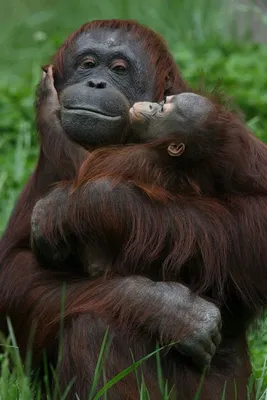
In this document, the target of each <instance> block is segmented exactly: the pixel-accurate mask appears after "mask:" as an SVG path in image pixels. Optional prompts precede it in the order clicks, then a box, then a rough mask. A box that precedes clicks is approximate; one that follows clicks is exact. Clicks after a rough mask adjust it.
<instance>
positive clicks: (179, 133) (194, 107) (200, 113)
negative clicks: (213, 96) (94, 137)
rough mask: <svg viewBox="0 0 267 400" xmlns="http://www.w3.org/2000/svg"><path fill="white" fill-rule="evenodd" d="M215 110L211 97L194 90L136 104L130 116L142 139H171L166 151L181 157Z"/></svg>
mask: <svg viewBox="0 0 267 400" xmlns="http://www.w3.org/2000/svg"><path fill="white" fill-rule="evenodd" d="M212 109H213V105H212V103H211V102H210V101H209V100H208V99H206V98H204V97H202V96H200V95H197V94H194V93H181V94H178V95H175V96H168V97H166V100H165V102H161V103H152V102H146V101H144V102H139V103H135V104H134V105H133V106H132V107H131V109H130V119H131V124H132V129H133V130H134V131H135V132H136V133H137V134H138V136H139V138H140V141H141V142H148V141H152V140H155V139H162V140H165V139H166V140H167V139H168V138H171V141H170V143H169V146H168V147H167V151H168V153H169V155H170V156H180V155H182V154H183V153H184V151H185V147H186V143H188V140H189V139H190V137H191V136H192V135H193V133H194V132H196V130H197V129H198V128H200V127H201V125H202V124H203V122H205V120H207V118H208V115H209V113H210V111H212Z"/></svg>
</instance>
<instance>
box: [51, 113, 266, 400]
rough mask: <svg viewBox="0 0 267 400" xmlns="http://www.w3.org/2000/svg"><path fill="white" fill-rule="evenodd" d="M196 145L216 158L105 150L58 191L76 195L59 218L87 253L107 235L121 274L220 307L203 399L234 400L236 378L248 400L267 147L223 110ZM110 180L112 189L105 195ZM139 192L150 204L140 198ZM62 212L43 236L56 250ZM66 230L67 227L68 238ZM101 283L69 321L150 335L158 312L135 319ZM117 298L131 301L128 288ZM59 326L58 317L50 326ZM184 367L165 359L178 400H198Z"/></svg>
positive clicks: (261, 293)
mask: <svg viewBox="0 0 267 400" xmlns="http://www.w3.org/2000/svg"><path fill="white" fill-rule="evenodd" d="M205 138H206V140H205ZM194 145H195V148H196V149H195V150H196V151H204V150H205V151H206V152H207V149H208V153H207V155H206V157H205V159H203V160H201V163H197V162H196V163H194V162H193V160H192V159H191V160H190V159H186V155H185V160H187V161H185V162H180V161H179V159H178V161H177V163H175V162H172V164H168V165H167V166H166V164H164V163H163V164H162V163H160V162H159V163H158V161H160V156H161V155H162V151H164V142H162V141H160V140H159V141H158V142H152V143H149V144H144V145H133V146H126V147H120V148H116V147H114V148H109V149H99V150H96V151H94V152H93V153H92V154H90V155H89V157H88V158H87V160H86V161H85V162H84V163H83V165H82V166H81V168H80V170H79V173H78V175H77V178H76V179H75V180H74V181H73V183H72V184H71V183H69V182H67V183H65V184H64V183H62V184H61V185H60V186H59V190H62V191H63V193H64V191H66V190H67V198H66V200H67V201H66V205H65V207H62V208H60V204H59V206H58V207H57V206H55V208H56V209H58V215H59V223H60V220H61V219H62V220H64V218H65V219H66V216H65V217H64V216H62V218H60V214H61V212H62V213H63V214H64V215H65V213H66V214H67V223H68V225H67V229H68V230H70V231H71V232H74V233H75V234H76V235H77V237H79V238H80V240H81V241H82V242H83V243H84V244H85V245H86V243H88V241H89V237H90V229H91V231H93V232H94V234H96V233H97V232H98V231H99V232H101V233H103V235H102V236H101V239H102V240H103V243H105V246H106V242H104V238H105V235H107V236H108V238H109V239H108V242H109V241H110V242H111V245H110V248H111V249H112V247H114V246H116V241H118V242H119V243H120V248H119V252H120V255H119V257H118V258H117V259H115V262H114V271H113V273H114V274H115V273H119V274H120V275H126V276H127V274H139V275H142V274H144V275H145V276H151V277H153V278H155V279H156V280H166V281H182V282H185V283H186V284H187V285H189V287H190V288H191V289H192V290H194V291H196V292H198V293H200V294H202V295H204V296H206V297H207V298H210V299H212V300H213V301H215V302H216V303H217V304H218V305H220V308H221V311H222V315H223V342H222V345H221V348H220V349H219V350H218V351H217V354H216V355H215V357H214V360H213V363H212V366H211V371H210V374H209V376H208V378H207V379H206V381H205V383H204V388H203V394H202V396H203V397H202V398H203V399H205V400H206V399H220V398H221V395H222V389H223V385H224V381H227V380H228V390H227V391H226V393H227V397H226V398H229V399H230V400H231V399H232V398H233V396H234V385H233V379H235V381H236V385H237V396H238V397H237V398H238V399H240V400H241V399H243V398H244V397H245V393H246V385H247V383H248V378H249V375H250V372H251V370H250V365H249V361H248V353H247V345H246V329H247V327H248V326H249V324H250V323H251V322H252V321H253V320H254V319H255V317H256V316H258V315H259V314H260V311H261V310H262V309H263V307H264V306H265V304H266V300H267V294H266V287H267V273H266V266H265V259H266V257H267V250H266V226H267V212H266V211H267V180H266V172H267V146H266V145H265V144H263V143H262V142H261V141H260V140H258V139H257V138H256V137H254V136H253V135H251V133H250V132H249V131H248V130H247V129H246V127H245V126H244V124H243V121H242V120H241V119H240V118H238V117H237V116H235V115H233V114H232V113H230V112H229V111H227V110H226V109H225V108H224V107H223V106H218V105H217V106H216V107H215V111H214V112H213V113H212V114H211V116H210V118H209V120H208V121H207V122H206V124H205V126H203V129H200V130H199V132H198V133H196V134H195V135H193V136H192V142H191V143H189V146H194ZM165 148H166V146H165ZM162 149H163V150H162ZM209 150H210V151H209ZM165 151H166V150H165ZM155 152H156V156H155ZM189 152H190V149H189ZM103 181H104V182H105V183H108V186H107V187H106V186H104V187H103V186H101V182H103ZM99 182H100V196H98V198H97V199H98V201H97V203H95V202H94V201H93V200H91V195H92V193H94V191H95V190H97V185H96V186H95V188H94V187H93V189H92V190H91V185H94V184H95V183H96V184H98V183H99ZM117 188H118V189H119V196H117V194H116V189H117ZM136 190H139V191H140V193H142V194H143V197H142V196H141V197H140V195H139V196H135V193H136ZM65 194H66V192H65ZM59 198H60V197H59ZM53 213H54V210H51V212H49V210H48V214H47V218H48V224H47V229H48V230H47V232H44V235H47V238H48V239H49V240H50V241H51V244H53V242H54V241H56V239H55V236H53V235H54V233H55V230H54V228H55V227H54V225H53V221H54V220H53V219H52V218H50V214H51V217H52V215H53ZM50 221H52V224H50ZM129 221H130V229H129V231H127V229H126V230H125V225H127V223H129ZM49 225H50V226H49ZM65 228H66V226H62V227H61V229H62V235H63V234H64V229H65ZM166 246H167V251H166ZM158 260H160V264H159V263H157V261H158ZM98 282H99V284H98V286H95V287H94V288H92V289H91V291H90V299H88V295H87V293H86V292H83V293H82V292H81V293H80V294H78V295H77V293H76V295H77V297H76V298H73V299H72V300H71V303H70V302H68V303H67V309H66V313H65V315H66V317H71V316H75V315H81V314H82V313H87V312H88V311H93V312H94V313H96V314H97V315H99V316H101V317H104V316H105V315H107V314H108V315H110V316H112V315H113V316H115V315H119V321H117V323H119V326H120V328H121V329H123V327H125V326H127V328H128V329H129V334H130V332H134V331H135V330H136V326H138V325H140V324H144V323H145V322H146V323H147V324H148V326H149V321H150V320H149V318H150V316H151V312H152V314H153V308H152V306H153V305H151V304H150V303H149V307H151V309H149V311H148V310H146V309H142V308H141V306H140V308H137V312H136V313H134V315H131V316H130V313H129V309H128V308H127V307H125V308H124V306H125V304H124V302H123V296H122V297H121V298H120V296H119V297H117V296H114V291H116V290H115V288H114V287H113V288H110V292H109V291H106V289H105V288H104V287H103V282H101V279H99V281H98ZM109 284H110V283H109ZM110 285H111V284H110ZM117 290H118V293H120V294H121V295H122V293H123V289H122V288H121V286H120V284H119V283H118V286H117ZM140 290H141V289H140ZM99 293H101V295H102V296H103V297H102V299H101V300H100V299H99ZM141 310H142V312H141ZM58 321H59V318H58V317H57V316H55V319H54V320H53V321H51V327H55V326H57V325H56V323H57V322H58ZM54 329H55V328H54ZM176 359H177V360H179V361H178V363H176V362H175V361H174V360H173V358H172V356H170V357H169V358H168V359H167V360H166V362H167V364H168V363H170V364H171V365H172V368H174V370H173V373H174V375H172V373H170V374H169V372H167V371H168V368H167V367H166V365H165V366H164V373H165V374H166V376H168V378H169V379H171V381H172V379H173V382H175V383H176V388H177V391H178V394H179V396H180V397H179V398H182V399H187V398H191V397H190V396H193V391H194V389H195V388H196V382H197V375H196V374H195V372H194V369H193V368H192V366H188V365H187V364H186V362H185V361H184V360H182V359H181V358H180V357H179V356H178V355H176ZM179 362H180V363H181V365H179ZM182 377H183V379H184V377H186V379H185V381H184V380H183V379H182ZM219 377H220V378H219ZM133 398H134V397H133Z"/></svg>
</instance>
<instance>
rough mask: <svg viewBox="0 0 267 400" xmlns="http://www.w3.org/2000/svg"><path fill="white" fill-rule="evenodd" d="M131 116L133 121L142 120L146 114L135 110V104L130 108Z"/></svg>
mask: <svg viewBox="0 0 267 400" xmlns="http://www.w3.org/2000/svg"><path fill="white" fill-rule="evenodd" d="M129 116H130V120H131V121H139V122H141V121H144V120H145V118H144V116H143V115H142V114H141V113H140V112H137V111H136V110H135V108H134V105H133V106H132V107H131V108H130V110H129Z"/></svg>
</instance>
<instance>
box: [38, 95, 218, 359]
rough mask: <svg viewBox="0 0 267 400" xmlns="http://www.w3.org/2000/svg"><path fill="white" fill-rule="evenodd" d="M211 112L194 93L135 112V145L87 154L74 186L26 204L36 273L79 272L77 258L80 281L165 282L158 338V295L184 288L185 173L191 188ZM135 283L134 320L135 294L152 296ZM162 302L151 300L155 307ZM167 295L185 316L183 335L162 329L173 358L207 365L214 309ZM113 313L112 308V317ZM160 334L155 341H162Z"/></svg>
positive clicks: (214, 333) (213, 340)
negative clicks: (175, 351) (39, 269)
mask: <svg viewBox="0 0 267 400" xmlns="http://www.w3.org/2000/svg"><path fill="white" fill-rule="evenodd" d="M213 107H214V106H213V105H212V104H211V103H210V102H209V101H208V100H207V99H205V98H203V97H201V96H198V95H195V94H193V93H184V94H180V95H177V96H171V97H167V99H166V102H164V103H161V104H158V103H149V102H143V103H136V104H134V106H133V107H132V108H131V109H130V112H129V117H130V120H131V124H132V132H133V134H134V135H137V136H138V138H139V142H140V143H139V144H134V145H122V146H115V147H108V148H99V149H96V150H94V151H92V152H91V153H89V155H88V158H87V160H86V161H85V162H84V164H83V165H82V167H81V168H80V171H79V174H78V176H77V179H76V180H75V181H74V182H66V183H61V184H60V185H59V186H58V187H57V188H56V189H54V190H53V191H52V192H51V193H50V194H49V195H48V196H46V197H45V198H44V199H41V200H40V201H38V202H37V204H36V205H35V208H34V210H33V214H32V248H33V251H34V252H35V255H36V257H37V259H38V261H39V262H40V263H41V265H50V266H52V267H55V268H58V269H59V272H61V271H62V272H67V270H68V269H70V268H73V265H74V266H75V271H73V270H72V271H71V273H72V276H73V273H76V274H78V271H77V265H79V262H77V259H78V260H80V273H83V274H85V275H87V276H89V277H91V278H96V277H97V276H99V275H103V274H106V275H107V277H108V278H112V276H115V275H120V276H125V279H127V277H128V276H129V275H130V276H133V275H139V276H140V275H142V276H144V277H148V278H150V279H152V281H150V282H151V284H152V285H154V284H155V283H156V282H157V284H159V283H160V281H173V282H168V283H167V282H166V285H167V286H168V285H169V288H167V286H166V293H165V294H166V296H167V297H166V299H165V300H164V302H163V303H162V304H159V303H158V305H157V306H158V309H157V324H156V323H155V314H154V315H153V317H151V318H152V321H153V320H154V322H153V324H154V325H155V326H154V328H153V329H155V327H156V326H157V327H160V328H159V329H164V330H166V329H167V328H166V324H165V323H164V322H163V321H164V319H166V315H167V314H166V307H168V305H167V304H168V301H169V300H167V298H168V296H169V295H168V294H167V292H168V290H169V291H172V284H175V285H179V283H178V281H179V282H183V280H184V281H185V282H186V283H188V279H187V277H186V275H188V273H186V275H185V276H183V274H182V273H181V271H182V267H183V266H184V265H186V264H187V263H188V256H187V255H186V254H184V249H185V247H184V246H185V245H186V241H187V235H189V234H190V232H187V230H186V224H184V222H183V218H184V217H183V208H184V207H188V202H189V203H190V201H191V202H192V201H193V202H194V201H195V198H197V197H199V196H200V192H201V187H200V184H202V183H198V182H196V181H194V179H193V178H194V176H193V175H192V181H191V180H190V169H191V170H192V174H194V169H192V168H193V166H194V165H199V161H200V160H202V159H203V158H205V157H208V156H209V152H210V148H211V145H209V142H208V139H207V138H206V137H205V136H204V135H203V134H202V133H201V131H202V129H203V127H204V124H205V123H206V122H207V121H208V115H209V112H210V111H211V110H212V109H213ZM198 139H199V142H198ZM206 144H207V146H206ZM185 171H186V174H187V175H185ZM185 176H186V178H185ZM209 189H212V184H211V185H210V187H209ZM181 194H186V197H180V195H181ZM190 199H191V200H190ZM190 251H191V249H190ZM195 251H196V253H197V252H198V249H197V246H196V249H195ZM193 256H194V255H193ZM74 261H75V262H74ZM192 262H193V260H192ZM118 266H127V267H126V268H121V269H119V267H118ZM162 266H163V267H162ZM136 278H137V280H136V289H135V288H133V283H132V282H131V284H130V287H129V293H131V290H132V291H133V295H132V300H131V306H132V308H133V310H132V312H133V314H134V315H135V318H136V315H137V314H136V310H137V309H138V307H142V305H138V304H139V303H138V304H137V303H135V302H136V300H137V301H139V300H140V293H141V292H142V295H143V296H145V297H146V296H149V293H150V291H151V290H152V288H151V287H150V286H149V285H148V286H147V287H145V288H143V289H142V285H141V283H140V282H139V281H138V276H137V277H136ZM162 284H163V282H162ZM155 289H156V288H155ZM153 290H154V289H153ZM183 291H184V292H183ZM135 292H136V294H134V293H135ZM183 293H184V295H183ZM165 294H164V296H163V292H162V294H160V293H159V296H160V297H161V299H162V301H163V298H165ZM129 295H130V294H129ZM173 295H174V292H173ZM162 296H163V297H162ZM175 296H176V299H177V300H178V298H181V299H183V300H182V301H181V304H180V305H177V308H176V309H175V310H174V312H175V315H176V320H177V317H178V316H179V315H180V314H179V313H181V318H180V320H179V321H181V322H182V321H183V322H184V321H185V319H187V318H188V319H189V318H190V325H191V327H192V332H191V333H190V332H189V331H188V330H183V328H182V327H181V326H180V328H179V327H178V325H176V326H175V327H174V326H173V327H171V325H170V327H171V328H170V330H173V329H174V330H177V329H178V330H179V329H180V331H179V332H180V333H179V334H173V333H172V334H169V333H168V334H166V336H167V337H168V340H167V343H170V339H172V340H173V339H174V338H177V339H178V341H179V345H178V346H177V347H178V348H179V351H180V352H181V353H183V354H187V355H190V356H191V357H192V358H193V360H194V362H195V363H197V364H198V365H201V366H203V365H209V364H210V361H211V358H212V356H213V355H214V353H215V351H216V348H217V346H218V344H219V343H220V328H221V325H220V313H219V311H218V309H217V308H216V307H215V306H214V304H213V303H210V307H211V308H212V310H210V311H211V313H210V312H209V311H208V310H207V308H209V307H207V308H206V305H208V303H207V302H206V300H204V299H203V298H201V297H199V296H195V295H193V297H192V299H195V300H194V301H193V300H191V294H190V291H188V289H187V288H186V287H185V286H183V285H181V297H180V295H179V296H177V295H175ZM147 298H148V297H147ZM196 299H197V301H199V302H200V303H201V304H202V303H203V306H202V305H200V306H199V307H198V310H200V309H201V312H199V311H197V313H195V314H196V315H195V314H194V317H192V315H191V313H190V311H189V310H188V307H191V309H192V310H194V307H195V304H196V303H195V301H196ZM140 301H141V300H140ZM191 301H193V302H194V305H193V302H192V304H191V303H190V302H191ZM200 303H199V304H200ZM204 303H205V305H204ZM190 304H191V306H190ZM154 306H155V302H153V307H154ZM117 307H118V305H114V312H116V309H117ZM179 307H180V311H179ZM127 312H130V311H129V310H128V311H127ZM154 313H155V312H154ZM190 315H191V317H190ZM210 315H212V317H211V318H210ZM199 319H200V320H201V322H200V323H198V322H197V321H198V320H199ZM129 320H130V319H129V318H128V317H127V321H129ZM204 321H205V322H204ZM167 324H169V322H168V323H167ZM192 324H193V325H194V327H193V325H192ZM181 325H182V324H181ZM151 329H152V328H149V330H150V331H151ZM204 331H206V332H205V333H204ZM181 332H184V334H185V335H186V336H185V337H184V336H183V334H182V333H181ZM185 332H186V333H185ZM160 335H161V338H164V336H165V333H161V334H160ZM203 335H205V339H204V341H205V344H204V342H203ZM165 343H166V341H165Z"/></svg>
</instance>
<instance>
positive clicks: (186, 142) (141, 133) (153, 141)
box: [32, 93, 213, 278]
mask: <svg viewBox="0 0 267 400" xmlns="http://www.w3.org/2000/svg"><path fill="white" fill-rule="evenodd" d="M212 107H213V106H212V104H211V103H210V102H209V101H208V100H207V99H205V98H204V97H201V96H199V95H195V94H193V93H183V94H180V95H177V96H169V97H167V98H166V101H165V102H162V103H160V104H159V103H151V102H140V103H135V104H134V106H133V107H132V108H131V109H130V111H129V118H130V121H131V127H132V131H133V134H134V135H137V136H138V140H139V141H140V144H138V145H136V144H134V145H124V146H114V147H108V148H100V149H97V150H94V151H93V152H92V153H90V154H89V156H88V158H87V160H86V161H85V163H84V164H83V165H82V167H81V169H80V172H79V175H78V177H77V180H76V181H75V182H73V184H70V183H67V184H66V185H63V186H62V185H60V186H59V187H58V188H57V189H56V191H58V195H59V196H60V197H61V195H63V191H64V190H65V189H66V188H67V187H69V189H70V190H69V194H70V198H71V197H73V196H75V194H76V195H77V194H78V192H79V190H81V189H80V188H82V187H86V186H88V184H89V183H90V185H94V186H95V190H96V192H95V193H97V192H98V190H100V191H101V190H102V189H103V192H104V193H105V192H106V191H112V192H114V194H115V193H116V192H117V191H118V193H117V195H120V194H119V193H120V192H121V190H120V189H119V188H118V184H119V185H126V184H127V186H128V189H130V187H131V186H132V185H135V186H137V187H138V188H139V189H141V190H142V192H143V194H144V201H145V202H146V201H147V199H148V198H150V199H153V197H155V201H156V200H157V196H158V195H160V197H159V199H158V200H160V201H161V202H163V203H165V202H166V201H167V202H168V201H171V200H174V196H175V194H179V193H182V187H181V185H182V182H181V181H180V178H181V176H180V171H179V169H180V170H182V169H183V168H185V167H186V169H188V168H189V167H190V166H191V167H192V165H193V164H195V163H196V162H199V161H200V160H201V159H202V158H204V157H205V156H207V155H208V153H209V151H210V146H208V144H209V141H207V138H203V135H202V136H199V137H198V129H199V126H200V124H201V122H202V119H203V118H204V115H208V113H209V111H210V110H211V109H212ZM189 126H190V130H191V132H190V133H189V132H188V127H189ZM194 129H195V132H194ZM201 139H202V140H201ZM203 139H204V140H203ZM186 186H187V184H186ZM63 187H64V188H65V189H63ZM178 188H179V190H178ZM77 190H78V192H77ZM122 191H123V190H122ZM154 191H155V192H154ZM60 193H61V194H60ZM133 196H134V193H133ZM48 198H50V196H48ZM99 200H101V198H99ZM42 202H43V200H40V201H39V202H38V203H37V205H36V206H35V209H34V212H33V215H32V232H33V235H32V239H33V243H32V245H33V248H34V249H35V251H36V255H37V256H39V255H40V254H39V250H41V249H40V243H41V242H43V240H44V237H43V236H42V234H41V233H40V235H39V233H38V227H39V222H40V215H39V213H40V212H41V213H42V215H43V216H44V214H43V213H44V212H45V211H44V210H45V208H46V206H45V207H44V208H43V207H41V206H40V204H41V203H42ZM49 204H50V206H51V207H52V208H53V209H54V207H55V204H53V203H51V198H50V199H49ZM143 207H147V205H143ZM143 207H142V208H143ZM58 212H59V213H60V210H58ZM99 212H101V209H99V211H98V212H97V213H96V214H99ZM45 215H47V217H48V215H49V214H46V212H45ZM36 218H37V219H36ZM81 222H82V221H81ZM54 223H55V226H57V224H59V223H62V224H63V225H64V221H63V220H61V219H57V217H56V221H54ZM63 225H62V226H61V227H60V226H58V228H61V229H60V231H61V235H62V237H60V238H56V237H54V236H53V241H52V243H51V246H52V248H47V247H46V244H45V242H44V243H42V246H41V247H42V249H43V250H42V255H41V259H40V262H42V263H43V262H44V258H43V257H45V258H47V257H48V258H49V259H48V260H46V261H48V264H49V263H50V265H51V262H53V261H54V262H55V265H57V266H59V265H60V261H63V263H64V262H65V259H66V257H67V256H68V255H69V249H70V247H69V246H71V244H73V245H74V249H75V253H76V255H78V256H79V258H80V260H81V263H82V264H83V270H84V271H85V272H86V274H88V275H89V276H90V277H94V278H95V277H97V276H100V275H103V274H104V273H105V274H108V273H109V272H110V273H114V269H113V267H112V264H113V261H111V260H112V259H113V260H114V262H115V263H116V261H117V257H118V254H112V257H111V254H110V252H106V251H105V249H107V248H110V244H109V245H108V243H106V244H107V245H108V247H106V245H104V242H106V241H107V240H106V238H105V237H103V238H102V241H101V242H99V243H97V242H95V239H93V238H91V239H90V238H89V236H90V235H89V232H88V233H87V234H86V240H85V243H84V244H83V245H82V246H80V244H78V243H76V242H75V236H76V234H75V233H74V232H72V231H71V230H65V227H63ZM103 229H104V230H103V231H102V230H101V232H102V234H103V235H104V233H103V232H105V231H106V229H105V228H104V227H103ZM80 233H81V232H79V234H78V236H79V235H80ZM92 233H93V235H92V236H93V237H94V238H96V237H97V236H98V235H99V233H96V232H94V231H92ZM54 234H55V232H54ZM73 234H74V237H73ZM88 235H89V236H88ZM117 235H118V233H116V235H115V236H117ZM104 236H105V235H104ZM67 237H68V239H67ZM79 237H80V236H79ZM70 238H71V239H70ZM37 239H38V240H37ZM47 239H48V242H50V240H49V238H47ZM57 239H58V240H57ZM110 239H111V238H109V240H110ZM121 239H122V238H121V237H118V243H122V242H121ZM39 241H40V242H39ZM91 241H93V242H92V243H91ZM74 242H75V244H74ZM66 243H67V244H68V246H67V247H66ZM47 244H48V243H47ZM99 245H100V246H99ZM114 245H115V246H116V244H115V243H114ZM49 247H50V245H49ZM112 247H113V246H111V248H112ZM45 248H46V251H45V250H44V249H45ZM51 250H52V253H51ZM118 251H120V250H119V249H118ZM111 253H112V252H111ZM114 257H115V258H114ZM133 262H134V260H133Z"/></svg>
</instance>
